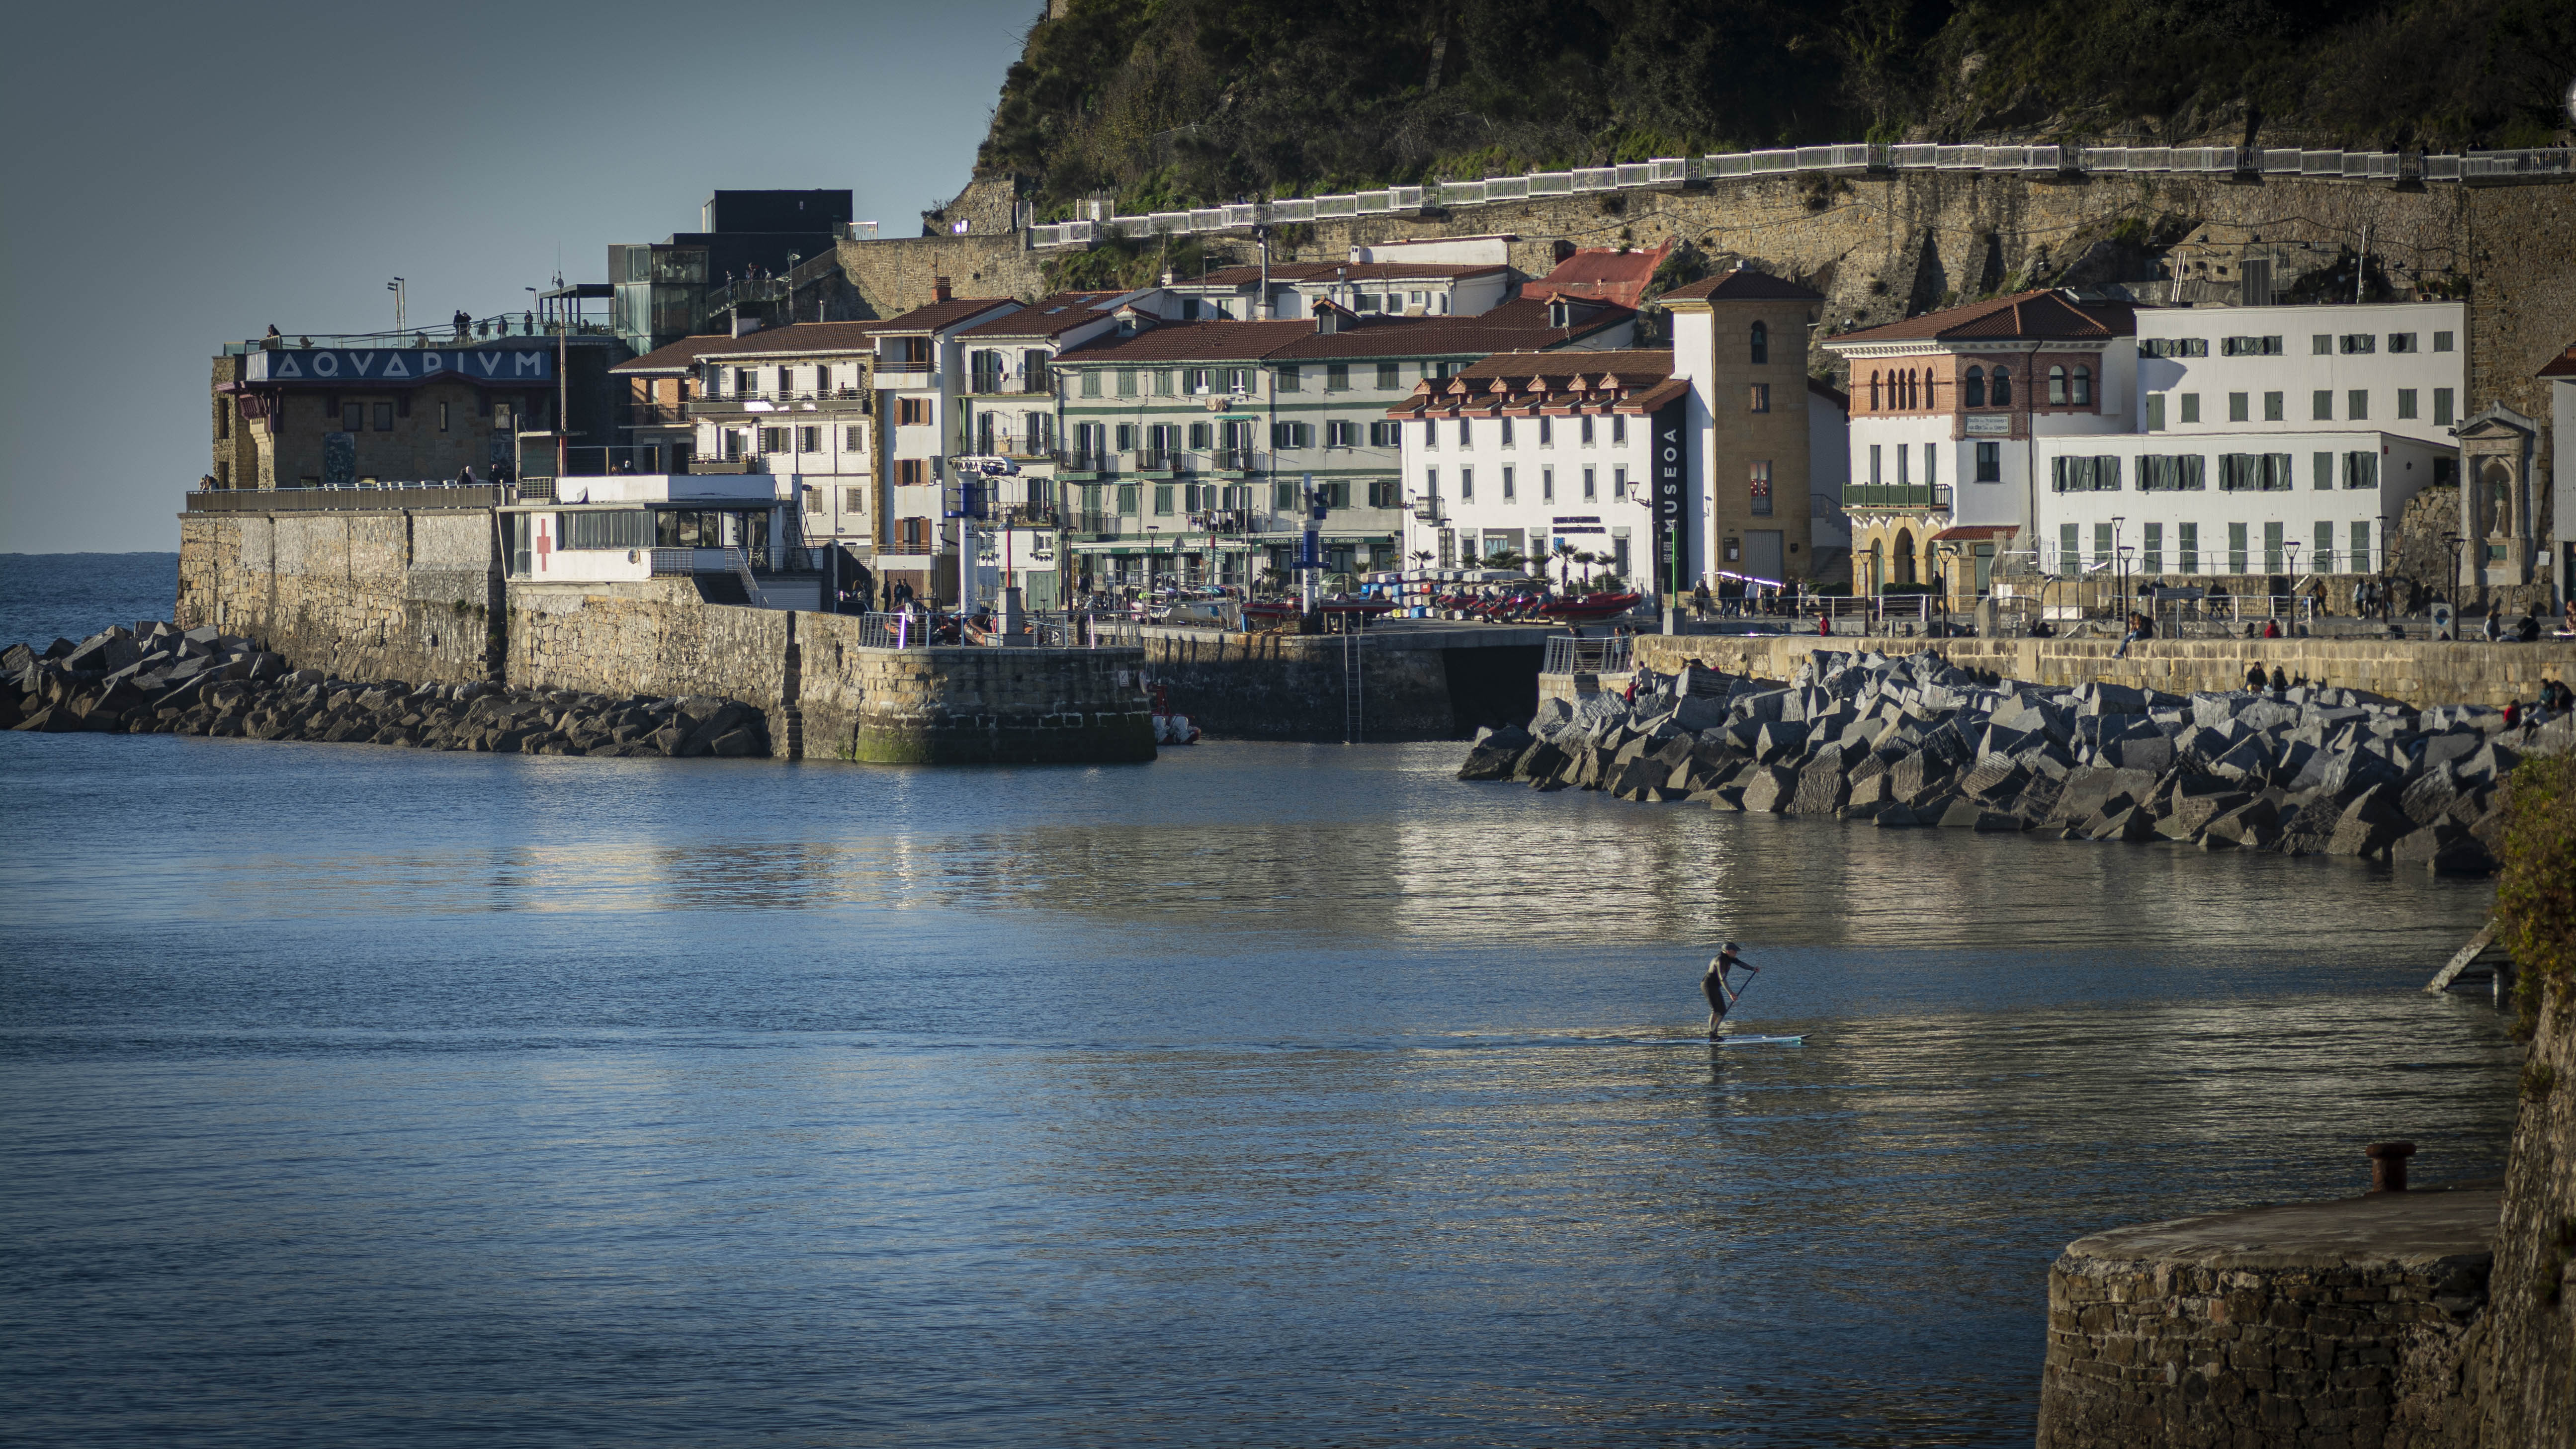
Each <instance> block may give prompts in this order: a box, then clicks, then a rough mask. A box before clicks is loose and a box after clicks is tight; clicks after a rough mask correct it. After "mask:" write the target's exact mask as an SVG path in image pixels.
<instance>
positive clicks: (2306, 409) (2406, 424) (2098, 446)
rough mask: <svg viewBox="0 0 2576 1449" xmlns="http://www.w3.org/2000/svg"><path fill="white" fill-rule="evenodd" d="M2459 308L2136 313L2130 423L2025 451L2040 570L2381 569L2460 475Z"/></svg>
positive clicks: (2463, 375) (2463, 383)
mask: <svg viewBox="0 0 2576 1449" xmlns="http://www.w3.org/2000/svg"><path fill="white" fill-rule="evenodd" d="M2466 313H2467V308H2466V306H2465V305H2464V304H2462V303H2458V302H2404V303H2390V304H2374V305H2363V306H2324V307H2313V306H2312V307H2189V308H2179V307H2178V308H2152V309H2150V308H2141V309H2139V311H2138V312H2137V314H2136V316H2137V333H2136V349H2137V357H2136V359H2135V376H2136V396H2135V398H2134V400H2133V404H2132V407H2131V408H2130V409H2129V410H2128V411H2129V414H2130V416H2131V417H2132V418H2134V419H2135V422H2136V430H2135V431H2131V432H2127V433H2124V434H2121V435H2117V436H2110V435H2095V436H2091V437H2087V438H2083V439H2080V440H2079V439H2075V438H2069V437H2057V438H2050V439H2045V440H2043V441H2042V442H2041V443H2040V445H2039V446H2038V448H2037V450H2036V452H2037V457H2038V460H2039V466H2040V469H2041V478H2040V482H2039V488H2040V495H2039V506H2038V519H2039V524H2040V526H2039V528H2038V530H2037V538H2036V540H2035V541H2036V543H2037V544H2038V546H2039V548H2040V562H2041V566H2042V567H2043V568H2045V569H2048V570H2050V571H2052V572H2055V573H2058V574H2074V573H2078V572H2082V571H2089V570H2093V569H2099V568H2104V567H2124V568H2126V569H2127V570H2129V571H2132V572H2137V573H2144V574H2151V575H2167V574H2172V575H2191V574H2293V575H2305V574H2337V573H2343V574H2359V573H2375V572H2377V571H2379V570H2380V569H2381V568H2382V567H2383V566H2384V565H2385V564H2386V562H2387V547H2388V541H2389V536H2390V534H2391V532H2392V531H2393V530H2394V528H2395V527H2396V524H2397V521H2398V519H2399V517H2400V516H2401V515H2402V514H2403V513H2404V511H2405V507H2406V501H2407V500H2408V499H2409V498H2412V497H2413V496H2414V495H2415V494H2416V493H2417V492H2419V491H2421V490H2422V489H2424V488H2428V487H2432V486H2435V485H2438V484H2448V483H2456V482H2457V481H2458V456H2459V453H2458V445H2457V442H2456V441H2455V438H2454V436H2453V434H2454V430H2455V429H2456V427H2457V426H2458V425H2459V423H2460V422H2462V421H2463V419H2462V417H2461V415H2460V400H2461V399H2462V397H2464V396H2465V392H2466V387H2467V371H2466V367H2465V363H2464V358H2465V354H2464V353H2463V352H2462V350H2461V347H2460V341H2461V338H2462V337H2463V335H2464V334H2465V330H2466V326H2467V316H2466ZM2124 549H2125V550H2128V552H2127V553H2126V555H2125V556H2123V555H2122V553H2121V550H2124Z"/></svg>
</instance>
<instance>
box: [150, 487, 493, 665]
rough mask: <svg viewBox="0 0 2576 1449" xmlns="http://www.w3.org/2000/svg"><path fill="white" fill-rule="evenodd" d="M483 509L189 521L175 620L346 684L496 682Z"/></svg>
mask: <svg viewBox="0 0 2576 1449" xmlns="http://www.w3.org/2000/svg"><path fill="white" fill-rule="evenodd" d="M492 519H493V515H492V514H491V513H490V512H489V511H488V510H484V509H441V510H409V509H392V510H385V511H381V512H364V513H360V512H330V513H219V514H206V513H185V514H182V515H180V520H179V593H178V598H177V600H176V601H175V603H174V606H173V608H174V612H173V614H172V616H171V617H172V618H173V620H175V621H176V622H177V624H178V625H179V627H181V628H183V629H194V628H199V627H204V626H208V625H211V626H213V627H214V628H217V629H220V630H222V631H224V632H225V633H229V634H239V635H244V636H247V637H250V638H253V639H257V640H259V641H260V643H261V644H262V646H263V647H266V648H269V649H273V650H275V651H276V652H278V653H280V654H283V655H285V656H286V657H287V658H288V659H290V660H293V661H294V662H295V664H296V665H297V666H299V667H303V668H312V669H319V670H321V671H323V672H324V673H325V674H328V675H331V676H333V677H335V678H342V679H403V680H408V681H410V682H412V683H414V684H422V683H439V684H464V683H468V682H472V681H482V680H489V679H492V678H494V677H495V674H494V670H495V668H496V666H497V664H498V659H497V657H496V653H495V649H494V645H493V616H494V614H495V613H496V611H498V610H499V609H500V608H501V605H502V600H501V576H500V570H499V567H498V561H497V554H496V552H495V545H494V540H493V534H492V528H493V523H492Z"/></svg>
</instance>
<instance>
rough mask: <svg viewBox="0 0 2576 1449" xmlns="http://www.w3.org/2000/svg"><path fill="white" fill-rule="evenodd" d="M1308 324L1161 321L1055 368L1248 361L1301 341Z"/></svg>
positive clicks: (1082, 350)
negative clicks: (1146, 363) (1100, 363)
mask: <svg viewBox="0 0 2576 1449" xmlns="http://www.w3.org/2000/svg"><path fill="white" fill-rule="evenodd" d="M1314 331H1315V324H1314V323H1312V322H1163V323H1159V324H1157V325H1155V326H1152V327H1149V328H1146V329H1145V330H1143V331H1141V332H1138V333H1137V334H1136V335H1134V336H1133V337H1119V336H1115V335H1112V336H1108V337H1096V338H1093V339H1092V340H1091V341H1089V342H1085V343H1083V344H1081V345H1080V346H1078V347H1071V348H1067V349H1066V350H1065V351H1063V352H1059V353H1057V354H1056V365H1057V366H1059V367H1061V366H1068V365H1072V364H1078V363H1089V362H1252V361H1257V360H1258V359H1261V358H1264V357H1268V356H1269V355H1271V354H1272V353H1274V352H1277V351H1278V350H1279V349H1280V348H1282V347H1285V346H1287V345H1288V344H1289V343H1291V342H1294V341H1296V340H1297V339H1299V338H1301V337H1310V336H1312V335H1314Z"/></svg>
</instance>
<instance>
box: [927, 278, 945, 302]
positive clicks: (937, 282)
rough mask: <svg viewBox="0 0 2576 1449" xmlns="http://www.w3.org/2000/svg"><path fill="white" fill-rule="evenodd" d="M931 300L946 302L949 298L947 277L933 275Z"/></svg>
mask: <svg viewBox="0 0 2576 1449" xmlns="http://www.w3.org/2000/svg"><path fill="white" fill-rule="evenodd" d="M930 300H932V301H934V302H945V301H947V300H948V279H947V278H946V277H933V278H931V279H930Z"/></svg>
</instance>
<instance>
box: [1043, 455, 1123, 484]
mask: <svg viewBox="0 0 2576 1449" xmlns="http://www.w3.org/2000/svg"><path fill="white" fill-rule="evenodd" d="M1055 460H1056V473H1057V476H1059V477H1064V478H1114V477H1116V476H1117V475H1118V455H1117V454H1116V453H1103V452H1099V451H1096V450H1093V449H1087V448H1067V449H1065V450H1064V451H1063V452H1061V453H1058V454H1056V455H1055Z"/></svg>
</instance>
